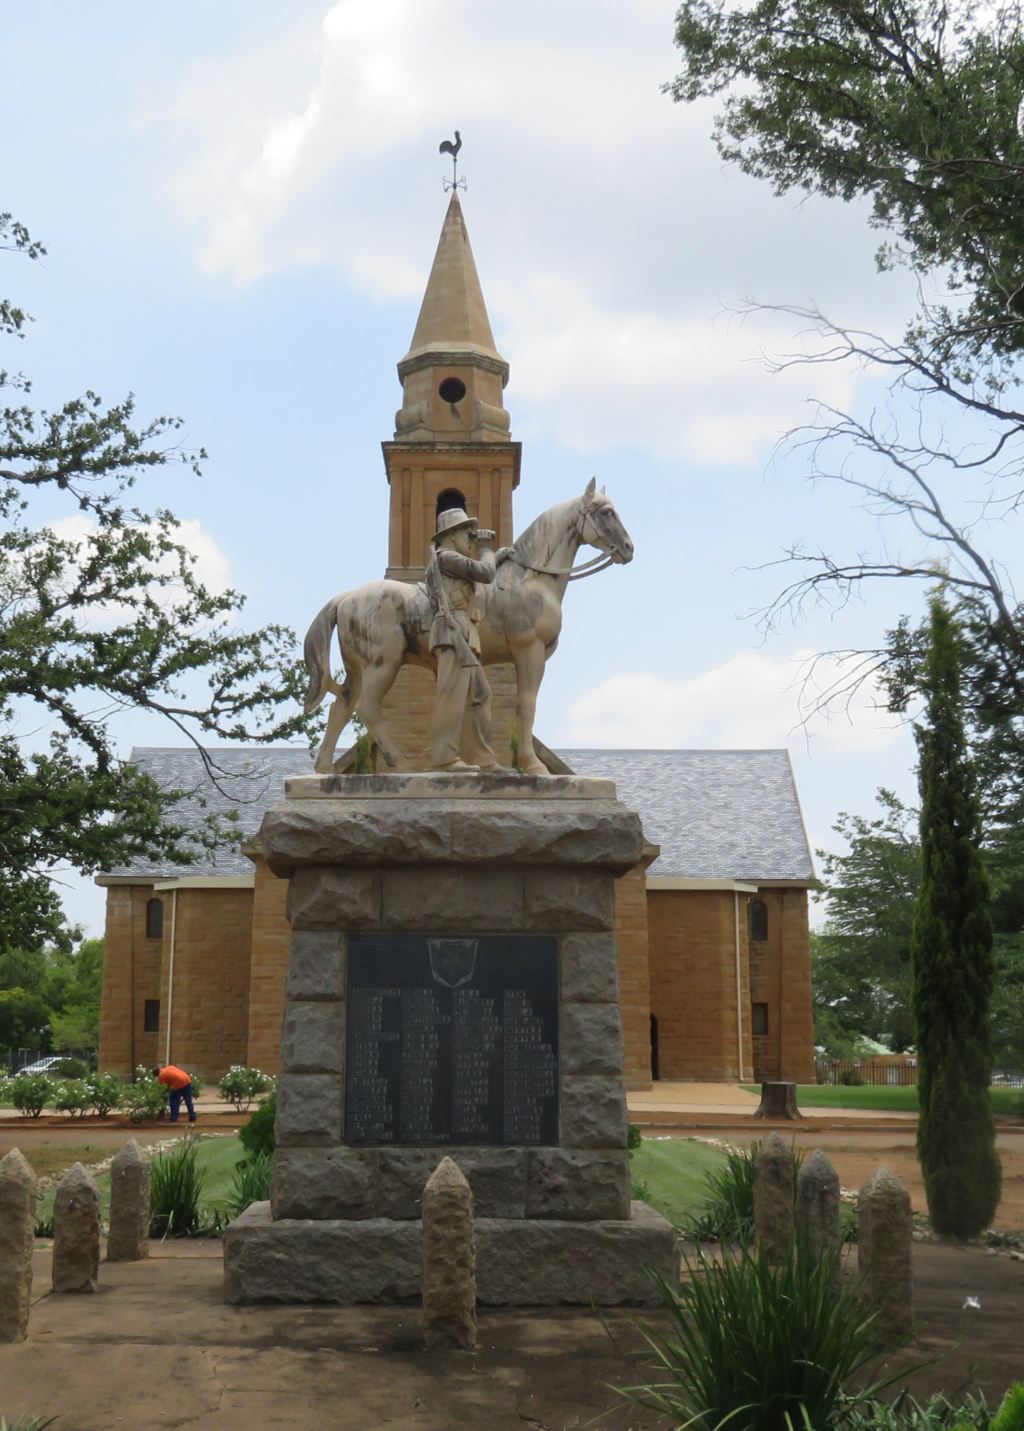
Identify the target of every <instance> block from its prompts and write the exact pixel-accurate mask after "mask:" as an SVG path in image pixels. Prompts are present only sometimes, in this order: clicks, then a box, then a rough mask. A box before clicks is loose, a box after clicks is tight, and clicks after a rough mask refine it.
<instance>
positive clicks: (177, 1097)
mask: <svg viewBox="0 0 1024 1431" xmlns="http://www.w3.org/2000/svg"><path fill="white" fill-rule="evenodd" d="M183 1098H184V1100H185V1107H186V1109H187V1110H188V1121H189V1122H190V1123H194V1122H195V1121H196V1110H195V1104H194V1103H193V1102H192V1085H191V1083H186V1084H185V1087H184V1088H172V1089H171V1122H172V1123H177V1121H178V1114H179V1113H180V1112H181V1100H182V1099H183Z"/></svg>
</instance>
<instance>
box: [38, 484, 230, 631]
mask: <svg viewBox="0 0 1024 1431" xmlns="http://www.w3.org/2000/svg"><path fill="white" fill-rule="evenodd" d="M50 530H51V531H52V532H53V533H54V535H55V536H57V537H58V538H59V539H60V540H61V541H65V542H73V543H75V544H76V545H77V546H78V548H79V551H80V552H81V554H82V557H83V558H84V557H85V556H86V555H87V550H88V545H89V542H90V540H91V539H92V537H93V536H94V535H95V533H96V525H95V523H94V522H93V521H91V519H90V518H89V517H87V516H86V515H85V514H84V513H80V512H79V513H76V514H75V515H74V516H70V517H62V518H61V519H60V520H59V521H56V522H52V523H51V524H50ZM173 539H174V540H175V541H176V542H177V543H178V544H179V545H180V546H183V547H184V548H185V549H186V551H188V552H190V553H191V555H192V556H193V557H194V558H195V565H194V567H193V570H194V572H195V575H196V578H197V579H198V580H199V581H200V582H202V584H203V585H204V586H205V587H206V588H207V590H209V591H210V592H212V593H214V594H215V595H217V594H219V593H221V592H223V591H226V590H227V588H228V587H229V586H230V585H231V580H230V563H229V561H228V558H227V557H226V556H225V554H224V553H223V552H222V551H221V549H220V547H219V546H218V545H217V543H216V541H215V540H214V538H213V537H212V536H211V535H210V533H209V532H208V531H207V530H206V529H205V527H204V526H203V525H202V523H201V522H199V521H197V520H196V519H195V518H194V517H188V518H184V519H182V520H179V523H178V527H177V528H176V530H175V532H174V533H173ZM154 571H155V572H157V573H161V574H164V575H168V576H170V575H173V574H174V573H175V572H176V571H177V563H176V562H175V561H174V560H173V558H172V557H170V556H167V557H163V558H161V560H160V561H158V562H156V563H154ZM161 590H164V591H166V600H167V601H168V602H170V601H172V600H173V599H174V587H173V585H172V586H169V587H167V588H163V589H158V590H157V599H158V600H159V599H161V595H160V592H161ZM80 619H81V620H82V621H83V622H84V623H86V624H87V625H90V626H95V627H99V628H102V627H110V626H115V625H117V624H118V623H119V622H122V621H125V620H129V619H131V612H130V611H129V609H128V608H127V607H124V606H121V605H118V604H117V603H111V602H107V603H105V604H104V605H102V606H93V607H83V608H82V609H81V612H80Z"/></svg>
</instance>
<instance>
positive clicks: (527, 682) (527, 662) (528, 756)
mask: <svg viewBox="0 0 1024 1431" xmlns="http://www.w3.org/2000/svg"><path fill="white" fill-rule="evenodd" d="M512 657H513V660H514V661H515V663H516V724H517V727H518V736H519V769H520V770H521V771H522V773H523V774H524V775H547V773H548V768H547V766H546V765H544V764H542V762H541V761H540V759H539V758H538V755H537V752H536V751H535V750H534V748H533V718H534V716H535V715H536V712H537V692H538V691H539V690H540V683H541V680H542V679H543V676H544V660H545V655H544V644H543V642H541V641H533V642H531V643H530V645H529V646H526V647H522V648H519V649H517V650H515V651H514V652H513V653H512Z"/></svg>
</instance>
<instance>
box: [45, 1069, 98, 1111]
mask: <svg viewBox="0 0 1024 1431" xmlns="http://www.w3.org/2000/svg"><path fill="white" fill-rule="evenodd" d="M52 1087H53V1092H52V1094H51V1095H50V1098H49V1099H48V1102H49V1103H50V1106H51V1107H52V1108H56V1110H57V1112H58V1113H66V1114H67V1115H68V1117H69V1118H84V1117H85V1115H86V1113H88V1111H89V1109H90V1108H91V1107H92V1093H91V1092H90V1091H89V1085H88V1084H87V1083H86V1081H85V1079H84V1078H63V1079H61V1081H60V1082H59V1083H54V1084H53V1085H52Z"/></svg>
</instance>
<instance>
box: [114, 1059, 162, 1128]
mask: <svg viewBox="0 0 1024 1431" xmlns="http://www.w3.org/2000/svg"><path fill="white" fill-rule="evenodd" d="M124 1106H125V1108H127V1110H128V1117H129V1118H130V1119H131V1121H132V1122H133V1123H148V1122H151V1121H152V1120H153V1119H156V1118H162V1117H163V1116H164V1114H165V1113H166V1112H167V1089H166V1088H165V1087H164V1085H163V1084H162V1083H158V1082H157V1081H156V1079H155V1078H154V1077H153V1075H152V1074H151V1073H150V1071H149V1069H148V1068H143V1067H142V1065H141V1064H140V1065H139V1067H138V1068H137V1069H136V1070H135V1082H134V1083H130V1084H129V1085H128V1087H127V1088H126V1089H125V1098H124Z"/></svg>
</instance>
